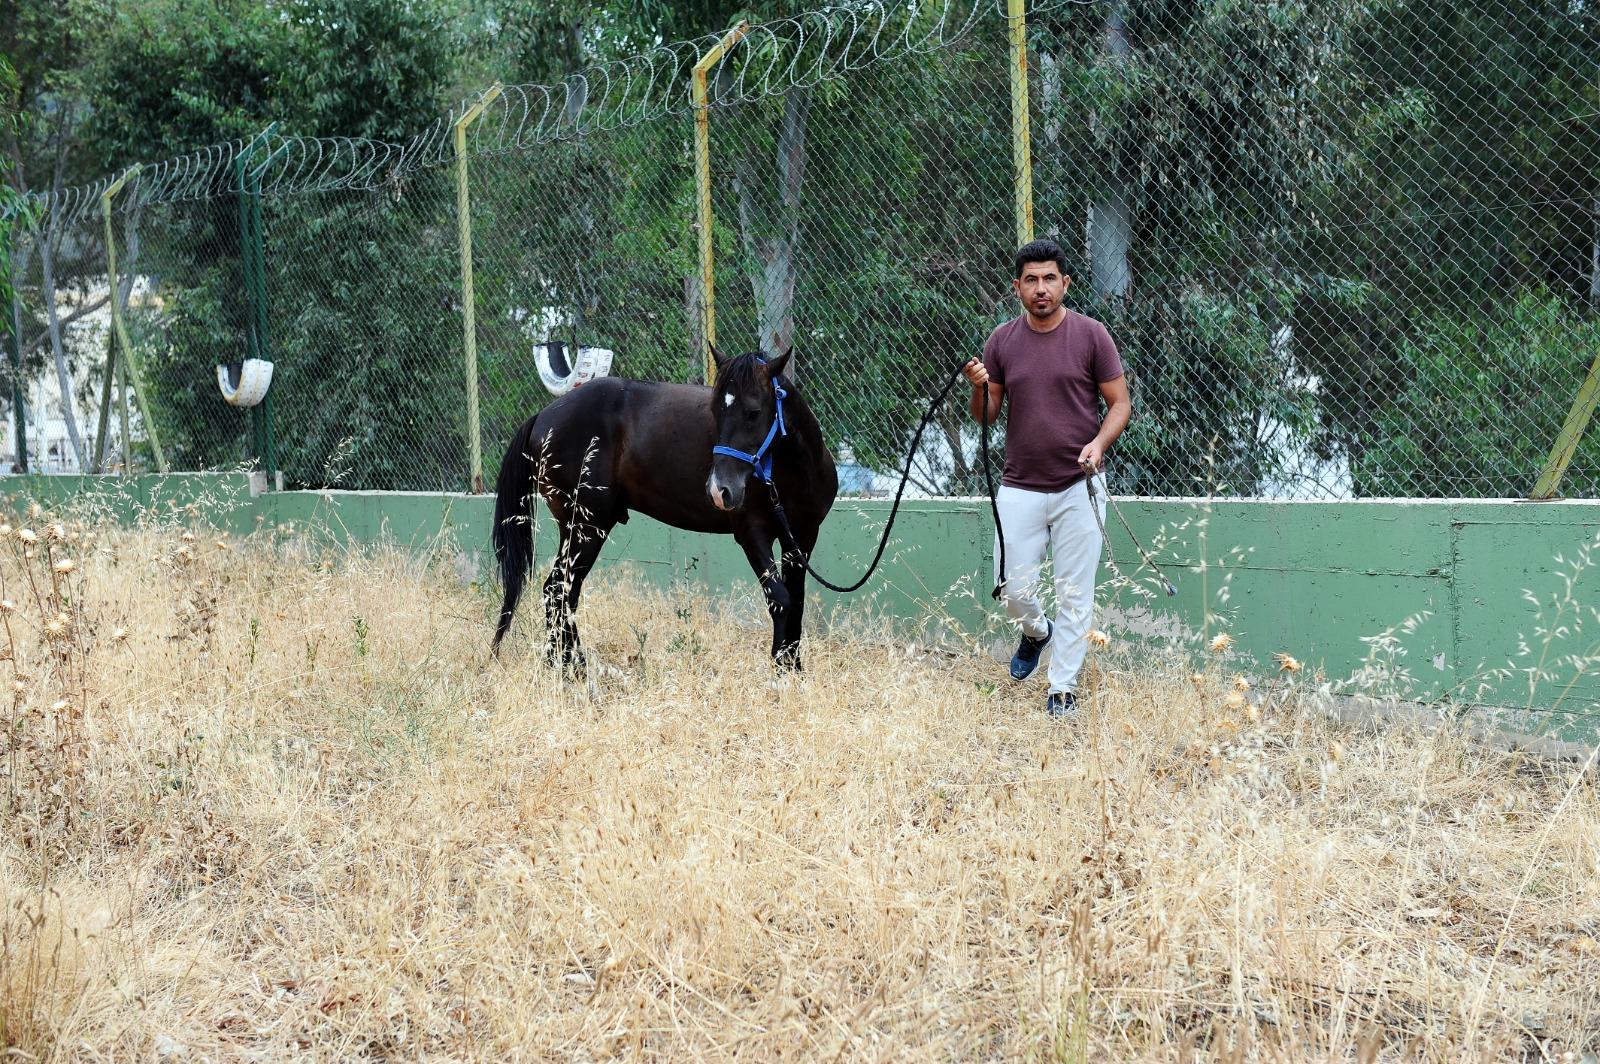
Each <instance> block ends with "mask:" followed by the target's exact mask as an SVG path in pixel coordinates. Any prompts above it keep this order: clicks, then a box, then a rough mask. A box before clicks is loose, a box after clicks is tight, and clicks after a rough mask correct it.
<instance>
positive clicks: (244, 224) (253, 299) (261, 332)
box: [234, 122, 286, 487]
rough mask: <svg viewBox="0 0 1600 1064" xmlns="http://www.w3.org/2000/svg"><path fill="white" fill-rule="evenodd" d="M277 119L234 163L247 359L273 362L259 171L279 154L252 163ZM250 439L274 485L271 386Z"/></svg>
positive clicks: (253, 419)
mask: <svg viewBox="0 0 1600 1064" xmlns="http://www.w3.org/2000/svg"><path fill="white" fill-rule="evenodd" d="M276 128H277V123H276V122H274V123H272V124H271V125H269V126H267V128H266V129H264V130H262V131H261V132H260V133H259V134H257V135H256V137H255V139H253V140H252V141H251V142H250V143H249V144H247V145H245V147H244V149H243V150H242V151H240V152H239V157H238V159H236V160H235V161H234V174H235V177H236V180H237V182H238V186H239V259H240V264H241V265H242V267H243V269H244V290H245V300H246V302H247V303H248V304H249V307H248V309H247V311H246V316H245V348H246V354H247V356H248V357H249V358H259V359H263V360H265V361H269V362H270V361H272V347H271V344H270V343H269V341H268V333H267V237H266V227H265V225H264V224H263V223H262V214H261V171H262V169H263V168H264V167H266V166H268V165H270V164H271V163H272V160H273V159H274V158H276V157H277V155H278V154H279V152H281V151H284V150H286V149H281V148H280V149H279V152H269V153H268V155H267V158H266V161H265V162H263V163H262V164H261V165H260V166H255V167H251V165H250V163H251V162H252V161H253V159H254V157H255V153H256V149H257V146H258V145H259V144H264V143H265V141H266V139H267V137H269V136H271V135H272V132H273V130H274V129H276ZM250 442H251V447H252V449H253V450H254V451H255V453H256V457H257V458H259V459H260V460H261V464H262V468H263V470H264V471H265V472H266V475H267V484H268V486H269V487H270V486H271V485H272V484H273V483H274V481H275V479H276V475H277V471H278V456H277V453H276V448H275V447H274V446H273V435H272V389H271V388H268V389H267V394H266V395H265V396H264V397H263V398H262V401H261V403H260V404H259V405H257V406H254V407H252V408H251V410H250Z"/></svg>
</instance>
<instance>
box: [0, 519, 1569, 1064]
mask: <svg viewBox="0 0 1600 1064" xmlns="http://www.w3.org/2000/svg"><path fill="white" fill-rule="evenodd" d="M48 520H49V518H48V517H47V516H35V517H33V518H32V519H30V520H29V526H30V527H31V528H34V529H35V530H38V531H39V532H40V535H41V537H42V542H41V543H40V544H38V545H37V546H36V547H35V548H34V552H35V557H34V558H32V559H26V558H24V557H23V553H22V552H23V545H22V544H20V543H19V542H18V540H17V539H16V533H15V532H14V531H12V532H11V533H10V534H9V535H8V536H7V538H6V540H5V542H4V544H3V545H0V575H3V578H4V595H5V597H6V598H7V599H10V600H12V601H13V602H14V603H15V606H16V608H15V610H14V612H11V613H8V614H6V618H7V620H8V621H9V623H10V625H11V633H12V637H13V639H14V642H13V644H12V645H13V647H14V648H15V652H16V657H15V660H14V661H13V662H11V663H10V664H11V666H12V667H14V668H15V669H16V670H18V671H19V672H20V673H21V674H22V675H23V677H24V678H23V679H22V680H20V681H18V682H19V684H20V687H18V688H17V690H16V698H15V700H14V702H13V704H12V707H11V709H10V710H9V716H8V717H7V723H6V730H5V733H4V736H3V737H0V739H3V742H4V744H5V745H4V748H3V751H0V752H3V753H4V757H3V758H0V772H3V773H4V778H3V784H4V789H3V794H4V800H5V801H6V803H7V805H6V810H5V817H4V826H3V828H0V899H3V901H4V904H5V909H4V916H3V919H0V937H3V947H4V953H3V956H0V959H3V963H4V968H3V970H0V1042H3V1043H4V1044H6V1045H7V1046H8V1047H10V1048H11V1049H12V1050H13V1052H14V1053H17V1054H19V1055H20V1057H21V1059H49V1060H64V1059H73V1060H93V1059H111V1058H117V1059H133V1058H139V1059H151V1058H155V1057H161V1058H163V1059H169V1060H178V1059H196V1060H198V1059H202V1058H204V1059H208V1060H212V1061H227V1060H243V1059H280V1058H283V1057H285V1056H289V1055H299V1056H301V1057H303V1058H306V1059H329V1060H334V1059H342V1060H347V1059H379V1058H385V1059H397V1058H398V1059H413V1058H426V1059H482V1060H501V1059H559V1060H593V1059H601V1058H611V1057H622V1058H630V1057H633V1056H635V1055H638V1056H642V1057H648V1058H658V1059H660V1058H671V1059H684V1060H689V1059H713V1060H714V1059H725V1058H744V1059H758V1060H764V1059H769V1058H775V1059H785V1058H805V1059H865V1060H912V1059H949V1058H952V1057H962V1058H977V1059H1007V1060H1011V1059H1033V1060H1111V1059H1115V1060H1141V1059H1152V1060H1177V1059H1183V1060H1187V1059H1193V1058H1195V1057H1200V1058H1203V1059H1224V1060H1274V1059H1289V1060H1302V1059H1304V1060H1328V1059H1355V1060H1373V1059H1383V1060H1388V1059H1414V1058H1421V1059H1432V1060H1451V1061H1454V1060H1460V1059H1478V1058H1482V1059H1546V1058H1548V1059H1555V1060H1560V1059H1576V1057H1566V1058H1564V1057H1563V1054H1569V1053H1579V1052H1582V1051H1585V1050H1588V1051H1593V1050H1595V1049H1596V1048H1600V989H1597V988H1600V949H1597V946H1596V941H1595V940H1596V938H1597V937H1600V801H1597V796H1596V792H1595V786H1594V782H1593V775H1590V776H1588V777H1587V778H1582V777H1580V776H1579V773H1578V770H1577V768H1576V766H1573V765H1570V764H1568V765H1551V764H1540V763H1537V762H1532V761H1527V760H1522V761H1517V760H1515V759H1513V758H1511V757H1509V756H1508V755H1505V754H1500V753H1495V752H1492V751H1488V750H1485V749H1482V748H1479V747H1476V746H1474V745H1472V744H1470V743H1469V742H1467V741H1465V740H1462V739H1460V738H1459V737H1453V736H1450V735H1448V734H1441V735H1434V736H1431V737H1429V736H1422V735H1419V734H1416V733H1413V732H1403V731H1390V732H1387V733H1384V734H1371V733H1364V732H1357V731H1355V730H1351V729H1348V728H1344V727H1341V726H1338V725H1335V724H1332V723H1329V722H1328V721H1326V720H1325V719H1323V718H1322V717H1321V716H1319V715H1317V714H1316V713H1314V712H1312V711H1310V710H1309V709H1308V708H1305V707H1306V703H1305V702H1304V701H1303V700H1301V699H1299V698H1297V697H1295V696H1294V690H1293V689H1292V688H1290V687H1288V686H1284V685H1282V684H1280V685H1278V686H1276V687H1275V688H1274V689H1273V690H1272V691H1271V692H1263V691H1262V690H1261V689H1260V688H1258V689H1257V690H1255V691H1251V692H1249V693H1248V694H1244V695H1243V698H1242V704H1241V700H1238V699H1236V700H1234V704H1233V705H1230V704H1229V702H1228V695H1229V693H1230V692H1231V691H1232V687H1231V684H1230V680H1231V676H1230V675H1229V674H1228V673H1227V672H1226V671H1225V670H1224V669H1223V668H1222V667H1221V666H1220V665H1219V666H1217V667H1216V668H1215V669H1214V670H1213V671H1211V672H1209V673H1207V674H1205V676H1204V677H1203V679H1202V680H1201V681H1200V682H1195V681H1193V680H1191V679H1190V677H1189V676H1187V675H1180V674H1174V673H1173V672H1172V671H1171V670H1163V669H1162V668H1160V667H1158V666H1153V665H1151V664H1150V663H1140V664H1139V667H1138V668H1137V669H1135V668H1134V667H1133V665H1132V664H1131V663H1128V662H1119V661H1117V659H1116V658H1115V650H1116V648H1115V647H1113V648H1112V652H1111V656H1109V657H1108V656H1107V655H1106V654H1105V653H1104V652H1102V653H1101V661H1100V668H1099V670H1098V679H1099V683H1098V686H1097V689H1096V690H1095V691H1094V692H1093V694H1092V696H1091V697H1090V699H1089V709H1088V712H1087V715H1086V717H1085V719H1084V720H1083V721H1082V722H1081V723H1079V725H1078V726H1077V727H1076V728H1075V729H1063V728H1061V727H1056V726H1051V725H1049V724H1047V723H1046V722H1045V721H1044V720H1043V719H1042V714H1041V713H1040V712H1039V708H1038V705H1037V703H1038V702H1039V701H1040V692H1039V689H1038V688H1037V687H1035V686H1033V685H1030V686H1028V687H1027V688H1026V689H1023V690H1018V689H1016V688H1014V687H1011V686H1001V685H997V684H996V683H995V682H994V681H995V680H996V679H997V678H998V675H999V670H998V667H997V666H996V665H994V664H993V663H992V662H989V661H987V660H985V659H982V658H980V657H978V656H977V655H971V656H963V657H955V658H951V657H932V656H918V655H912V654H908V653H907V652H906V651H905V650H903V649H899V650H897V649H895V648H893V646H892V645H887V644H886V642H885V641H873V640H868V639H856V638H852V637H847V636H844V635H838V636H834V637H830V638H829V639H812V640H811V641H810V643H809V649H808V659H807V666H808V671H807V673H806V674H805V677H804V678H803V679H801V680H799V681H797V682H794V683H791V684H789V685H788V686H787V687H785V688H782V689H778V690H775V689H773V687H772V686H770V685H769V680H770V673H769V671H768V666H767V663H766V661H765V656H764V647H765V643H766V638H765V636H764V635H763V634H761V633H759V632H756V631H753V630H749V629H745V628H741V627H740V626H739V624H737V623H736V622H735V621H734V620H731V619H729V618H727V617H723V616H716V615H713V614H711V613H709V612H708V611H707V609H706V608H705V607H704V606H703V605H701V604H699V603H696V602H694V601H693V600H691V599H690V598H688V597H687V593H686V592H685V593H682V594H679V595H663V594H660V593H655V592H649V593H641V592H638V591H636V590H629V589H626V588H621V587H616V586H612V587H605V586H603V585H602V586H600V587H597V588H596V589H595V591H594V593H593V594H592V595H591V597H590V599H589V601H588V602H587V603H586V604H585V608H584V611H583V614H582V617H581V622H582V624H583V630H584V632H585V635H586V636H587V638H588V639H589V646H590V649H591V651H592V652H595V653H598V655H599V656H600V657H601V658H602V659H604V660H605V661H607V662H609V663H611V664H612V665H613V666H615V667H616V669H617V670H618V671H617V672H615V673H613V674H611V675H610V676H609V677H608V678H607V679H604V680H602V681H601V683H600V685H599V688H598V690H597V692H596V693H594V694H593V695H590V694H589V693H588V692H586V691H585V690H583V689H582V688H581V687H573V686H563V685H562V684H561V683H559V682H558V679H557V678H556V677H555V676H553V675H552V674H551V673H549V672H548V671H547V670H545V669H544V668H543V667H542V665H541V663H540V662H539V660H538V657H537V655H536V654H534V653H532V651H531V648H530V646H529V642H530V638H531V636H530V634H529V633H528V632H526V631H523V632H521V633H520V634H518V633H514V637H515V638H514V640H513V643H512V644H511V646H512V647H513V649H512V652H511V653H510V654H509V655H508V659H507V660H506V661H505V662H504V663H502V664H498V665H491V664H489V663H488V661H487V658H486V655H485V645H486V643H487V637H488V634H489V622H488V617H489V616H490V611H491V609H492V608H493V603H492V602H491V600H490V599H489V598H488V597H487V594H486V593H484V592H480V591H474V590H471V589H468V588H463V587H460V586H459V585H458V584H457V583H456V582H455V581H454V580H453V578H452V577H451V576H450V575H449V570H448V568H447V567H446V566H445V565H443V564H442V563H441V564H437V565H436V564H432V563H430V562H429V560H427V559H416V558H407V557H402V556H400V555H397V554H390V553H385V552H359V553H357V552H343V551H335V552H328V551H325V550H324V549H322V548H317V547H314V546H312V545H310V543H309V542H308V541H307V540H305V539H304V538H303V537H299V536H294V535H288V536H284V535H278V534H276V533H272V532H268V533H264V534H263V535H262V537H258V538H259V540H260V541H259V542H250V543H232V544H229V545H227V546H219V545H217V543H216V538H217V537H216V536H215V535H214V534H213V533H210V532H207V531H204V530H201V529H195V530H194V533H193V534H194V539H193V540H191V541H184V540H182V539H180V538H179V531H180V530H179V529H177V528H168V529H162V528H156V527H147V528H144V529H141V530H135V531H123V532H119V531H115V530H112V529H109V528H106V529H102V530H100V533H99V536H98V538H94V539H93V540H92V541H86V539H85V532H84V531H83V530H73V529H67V530H66V534H67V537H68V538H67V539H66V540H65V541H60V542H55V543H51V542H49V541H48V535H47V533H46V532H45V531H43V526H44V524H46V523H47V522H48ZM13 523H15V520H14V522H13ZM68 556H70V557H72V558H73V559H74V561H75V562H76V565H75V567H74V570H73V571H72V572H70V573H67V574H65V575H60V576H52V574H50V572H49V570H48V566H49V564H50V563H51V562H52V561H53V560H59V559H60V558H62V557H68ZM751 595H752V597H753V595H754V591H753V589H752V592H751ZM529 612H530V613H531V612H534V611H531V610H530V611H529ZM58 614H59V615H60V616H61V617H64V618H65V619H66V621H67V628H66V630H65V632H62V631H60V630H58V631H57V632H56V635H55V637H54V638H53V639H52V638H51V637H49V636H48V635H46V634H45V632H44V626H45V625H46V624H47V623H48V622H49V621H52V620H56V619H58V617H57V615H58ZM118 629H125V631H126V635H125V638H118V637H117V630H118ZM0 638H3V637H0ZM0 677H3V678H4V682H7V683H9V682H10V677H9V676H8V675H5V674H4V673H0ZM1264 694H1265V695H1266V696H1267V697H1265V698H1264V697H1263V695H1264ZM1263 701H1265V702H1267V703H1268V704H1267V705H1266V707H1265V708H1264V709H1263V708H1262V705H1261V704H1262V703H1263ZM1280 702H1281V703H1282V705H1280V704H1279V703H1280Z"/></svg>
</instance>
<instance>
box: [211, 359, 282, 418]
mask: <svg viewBox="0 0 1600 1064" xmlns="http://www.w3.org/2000/svg"><path fill="white" fill-rule="evenodd" d="M271 386H272V363H271V362H268V361H267V360H266V359H264V358H247V359H245V360H244V361H243V362H229V363H227V364H226V365H221V366H218V367H217V387H218V388H219V389H221V391H222V398H223V399H224V400H226V401H227V403H228V405H229V406H255V405H256V404H258V403H260V402H261V400H263V399H265V398H266V397H267V389H268V388H270V387H271Z"/></svg>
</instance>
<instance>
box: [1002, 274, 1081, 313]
mask: <svg viewBox="0 0 1600 1064" xmlns="http://www.w3.org/2000/svg"><path fill="white" fill-rule="evenodd" d="M1069 283H1070V282H1069V281H1068V280H1067V278H1066V277H1064V276H1062V274H1061V270H1060V268H1059V267H1057V266H1056V264H1055V263H1053V262H1048V261H1046V262H1029V263H1026V264H1024V265H1023V267H1022V276H1021V277H1018V278H1017V279H1016V280H1014V281H1012V282H1011V284H1012V287H1014V288H1015V289H1016V290H1017V298H1018V299H1020V300H1021V301H1022V306H1023V308H1024V309H1026V310H1027V312H1028V313H1029V314H1032V315H1033V316H1034V317H1035V318H1049V317H1051V316H1053V315H1054V314H1055V312H1056V310H1057V308H1059V307H1060V306H1061V300H1062V298H1063V297H1064V296H1066V294H1067V285H1068V284H1069Z"/></svg>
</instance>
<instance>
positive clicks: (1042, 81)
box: [1035, 51, 1062, 241]
mask: <svg viewBox="0 0 1600 1064" xmlns="http://www.w3.org/2000/svg"><path fill="white" fill-rule="evenodd" d="M1038 55H1039V117H1040V119H1041V120H1042V121H1041V122H1040V124H1039V140H1038V148H1037V150H1036V152H1035V154H1036V156H1037V161H1038V163H1039V164H1040V165H1039V166H1038V167H1037V169H1038V170H1040V171H1043V172H1044V173H1045V174H1049V175H1052V176H1055V177H1058V178H1059V176H1060V175H1061V163H1060V160H1059V159H1058V158H1057V157H1056V153H1057V152H1058V151H1059V150H1060V143H1061V127H1062V114H1061V63H1060V61H1059V60H1057V59H1056V57H1055V55H1054V54H1053V53H1051V52H1046V51H1040V52H1039V53H1038ZM1046 224H1047V225H1048V228H1047V229H1046V230H1045V231H1044V235H1045V236H1048V237H1050V238H1051V239H1053V240H1056V241H1060V239H1061V222H1060V220H1059V219H1058V218H1057V217H1056V212H1054V211H1051V212H1050V220H1049V222H1048V223H1046Z"/></svg>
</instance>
